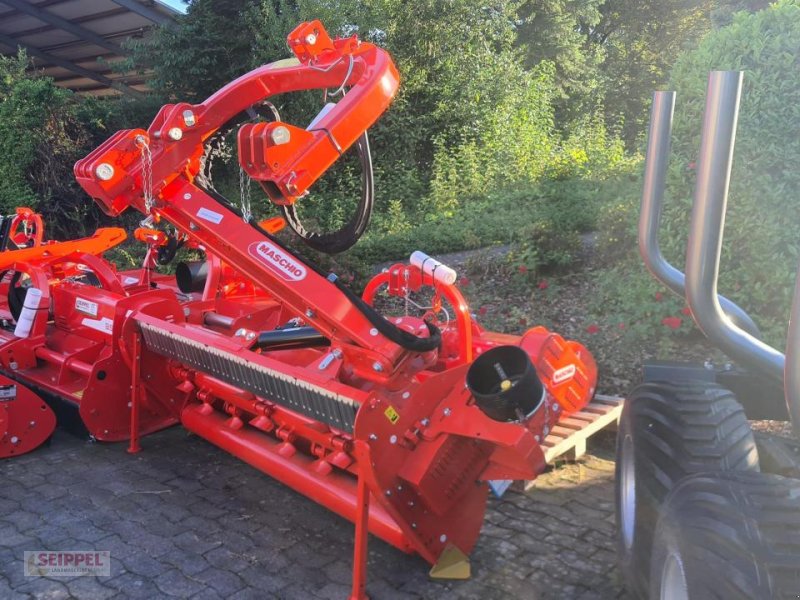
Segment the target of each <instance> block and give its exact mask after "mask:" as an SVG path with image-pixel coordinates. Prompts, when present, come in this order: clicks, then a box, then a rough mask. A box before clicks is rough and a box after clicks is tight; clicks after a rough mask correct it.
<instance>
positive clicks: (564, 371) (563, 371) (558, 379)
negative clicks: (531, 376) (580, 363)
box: [552, 365, 575, 385]
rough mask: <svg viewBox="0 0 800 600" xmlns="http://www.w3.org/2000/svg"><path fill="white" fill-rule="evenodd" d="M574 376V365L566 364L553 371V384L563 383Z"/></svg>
mask: <svg viewBox="0 0 800 600" xmlns="http://www.w3.org/2000/svg"><path fill="white" fill-rule="evenodd" d="M574 376H575V365H567V366H566V367H561V368H560V369H559V370H558V371H556V372H555V373H553V378H552V381H553V385H558V384H559V383H564V382H565V381H568V380H570V379H572V378H573V377H574Z"/></svg>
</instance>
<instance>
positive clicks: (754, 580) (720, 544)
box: [650, 472, 800, 600]
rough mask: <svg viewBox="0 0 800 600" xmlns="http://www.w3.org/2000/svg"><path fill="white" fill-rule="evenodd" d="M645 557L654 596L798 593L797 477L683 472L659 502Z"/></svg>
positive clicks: (747, 599)
mask: <svg viewBox="0 0 800 600" xmlns="http://www.w3.org/2000/svg"><path fill="white" fill-rule="evenodd" d="M652 562H653V564H652V572H651V574H650V598H653V599H659V598H665V599H669V600H681V598H688V599H694V598H702V599H706V598H719V599H720V600H722V599H724V600H751V599H754V600H760V599H764V600H766V599H772V598H775V599H789V598H792V599H796V598H798V597H800V480H797V479H788V478H785V477H781V476H779V475H771V474H766V473H730V472H728V473H706V474H699V475H694V476H692V477H687V478H686V479H684V480H683V481H681V482H680V483H679V484H678V485H677V486H675V488H674V489H673V490H672V492H671V493H670V495H669V496H668V498H667V500H666V502H665V504H664V508H663V511H662V515H661V519H660V520H659V523H658V528H657V529H656V535H655V541H654V543H653V561H652Z"/></svg>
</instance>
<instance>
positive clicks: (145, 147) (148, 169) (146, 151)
mask: <svg viewBox="0 0 800 600" xmlns="http://www.w3.org/2000/svg"><path fill="white" fill-rule="evenodd" d="M136 145H137V146H139V152H140V153H141V155H142V195H143V196H144V208H145V211H147V212H148V213H149V212H150V211H151V210H153V206H154V205H155V203H156V201H155V198H153V153H152V152H150V144H148V143H147V138H145V137H144V136H143V135H139V136H136Z"/></svg>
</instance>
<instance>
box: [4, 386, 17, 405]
mask: <svg viewBox="0 0 800 600" xmlns="http://www.w3.org/2000/svg"><path fill="white" fill-rule="evenodd" d="M16 397H17V386H16V385H14V384H6V385H0V401H4V400H5V401H7V400H14V399H15V398H16Z"/></svg>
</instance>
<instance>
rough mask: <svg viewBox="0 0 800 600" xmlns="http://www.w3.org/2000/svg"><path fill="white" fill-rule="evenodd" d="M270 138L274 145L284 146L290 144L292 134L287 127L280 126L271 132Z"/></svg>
mask: <svg viewBox="0 0 800 600" xmlns="http://www.w3.org/2000/svg"><path fill="white" fill-rule="evenodd" d="M269 137H270V139H271V140H272V143H273V144H275V145H276V146H282V145H283V144H288V143H289V141H290V140H291V139H292V134H291V133H290V132H289V130H288V129H287V128H286V127H285V126H283V125H278V126H277V127H276V128H275V129H273V130H272V131H271V132H270V134H269Z"/></svg>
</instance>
